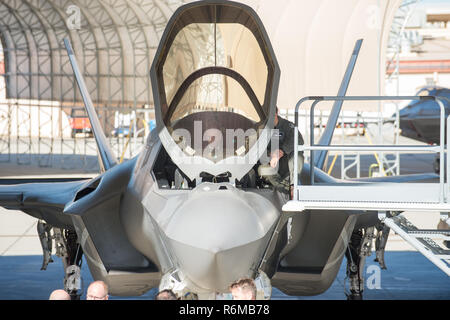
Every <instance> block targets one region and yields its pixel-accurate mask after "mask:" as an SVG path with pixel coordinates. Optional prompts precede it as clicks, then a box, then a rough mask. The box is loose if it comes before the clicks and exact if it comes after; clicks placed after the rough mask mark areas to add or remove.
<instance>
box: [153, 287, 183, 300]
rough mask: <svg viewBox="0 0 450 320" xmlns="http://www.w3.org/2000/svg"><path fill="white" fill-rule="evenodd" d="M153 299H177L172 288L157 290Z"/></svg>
mask: <svg viewBox="0 0 450 320" xmlns="http://www.w3.org/2000/svg"><path fill="white" fill-rule="evenodd" d="M155 299H156V300H178V298H177V296H176V295H175V293H173V291H172V290H168V289H166V290H163V291H161V292H159V293H158V294H157V295H156V297H155Z"/></svg>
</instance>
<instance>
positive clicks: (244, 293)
mask: <svg viewBox="0 0 450 320" xmlns="http://www.w3.org/2000/svg"><path fill="white" fill-rule="evenodd" d="M230 292H231V294H232V295H233V300H256V285H255V282H254V281H253V280H252V279H248V278H245V279H240V280H238V281H236V282H233V283H232V284H231V285H230Z"/></svg>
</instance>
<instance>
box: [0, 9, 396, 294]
mask: <svg viewBox="0 0 450 320" xmlns="http://www.w3.org/2000/svg"><path fill="white" fill-rule="evenodd" d="M65 42H66V47H67V51H68V54H69V58H70V61H71V64H72V66H73V69H74V75H75V78H76V80H77V83H78V86H79V89H80V92H81V95H82V97H83V100H84V103H85V106H86V110H87V113H88V115H89V119H90V122H91V126H92V130H93V133H94V136H95V139H96V143H97V146H98V153H99V163H100V167H101V174H100V175H98V176H97V177H95V178H93V179H91V180H82V181H65V182H46V183H39V182H33V183H21V184H13V185H2V186H0V205H1V206H3V207H5V208H8V209H14V210H21V211H23V212H25V213H27V214H29V215H31V216H33V217H36V218H37V219H39V221H40V222H39V224H38V231H39V235H40V237H41V242H42V246H43V249H44V262H43V269H45V268H46V266H47V264H48V263H49V262H50V261H51V252H52V247H53V246H54V247H56V251H57V254H58V255H59V256H61V257H62V258H63V262H64V265H65V268H66V269H65V270H66V276H65V288H66V290H67V291H69V292H70V293H71V294H72V295H73V296H74V297H77V296H78V297H79V296H80V294H81V292H80V290H81V286H80V267H81V262H82V259H81V257H82V255H83V254H84V256H85V257H86V261H87V264H88V267H89V269H90V272H91V274H92V276H93V278H94V279H95V280H103V281H105V282H106V283H108V285H109V289H110V294H111V295H117V296H138V295H142V294H144V293H145V292H147V291H148V290H150V289H152V288H155V287H158V288H159V290H163V289H172V290H173V291H174V292H175V293H177V294H178V296H179V297H182V298H193V297H194V298H197V299H214V298H215V297H216V294H217V293H227V292H228V286H229V285H230V283H232V282H233V281H235V280H237V279H239V278H242V277H250V278H253V279H255V282H256V283H257V286H258V290H259V293H258V294H259V296H258V297H259V298H269V297H270V293H271V289H272V287H276V288H278V289H280V290H281V291H282V292H284V293H286V294H288V295H297V296H298V295H317V294H320V293H322V292H324V291H326V290H327V289H328V288H329V287H330V286H331V284H332V283H333V281H334V280H335V278H336V276H337V273H338V271H339V268H340V266H341V263H342V261H343V257H344V254H345V253H346V252H347V258H348V270H349V271H348V272H349V275H350V278H351V281H352V296H353V297H355V298H358V297H361V294H362V288H363V287H361V282H362V281H361V277H362V272H360V271H361V270H362V269H361V266H362V265H363V261H364V254H365V253H364V250H362V248H363V247H365V246H366V245H367V239H371V238H370V236H371V235H373V232H372V233H371V231H369V229H370V228H371V229H370V230H372V231H373V228H374V227H380V232H379V234H378V236H379V239H378V240H379V241H378V242H377V243H378V245H377V250H378V251H377V253H382V251H383V248H384V244H385V240H386V237H387V233H388V231H389V230H387V233H386V230H385V229H384V230H383V227H382V225H381V226H380V221H379V220H378V218H377V214H376V212H360V211H348V212H347V211H338V210H336V211H323V210H311V211H305V212H283V210H282V207H283V205H284V204H285V203H287V202H288V201H289V196H288V195H285V194H283V193H281V192H279V191H277V190H275V189H274V188H273V187H271V186H270V184H268V183H266V182H265V179H264V177H258V176H257V175H256V174H255V173H256V172H257V167H258V165H260V164H261V163H263V162H264V160H263V159H264V157H265V155H266V154H267V147H268V145H269V144H270V143H271V137H272V129H273V123H274V116H275V112H276V101H277V91H278V85H279V78H280V68H279V66H278V63H277V59H276V56H275V54H274V50H273V48H272V46H271V43H270V41H269V37H268V35H267V33H266V31H265V29H264V26H263V24H262V22H261V20H260V19H259V17H258V16H257V14H256V13H255V11H254V10H253V9H252V8H250V7H248V6H246V5H244V4H240V3H236V2H232V1H217V0H211V1H197V2H193V3H190V4H186V5H184V6H182V7H180V8H179V9H178V10H176V12H175V13H174V14H173V16H172V18H171V19H170V21H169V22H168V24H167V27H166V29H165V31H164V34H163V36H162V39H161V41H160V44H159V48H158V50H157V52H156V55H155V58H154V62H153V64H152V67H151V70H150V77H151V82H152V91H153V96H154V105H155V113H156V122H157V127H156V130H153V131H152V132H151V134H150V135H149V136H148V138H147V142H146V144H145V147H144V148H143V150H142V152H141V153H140V154H139V155H138V156H137V157H135V158H133V159H131V160H128V161H126V162H124V163H120V164H119V163H118V161H117V159H116V156H115V155H114V154H113V152H112V150H111V148H110V147H109V145H108V141H107V138H106V136H105V134H104V132H103V131H102V128H101V126H100V122H99V120H98V117H97V115H96V113H95V110H94V107H93V104H92V101H91V99H90V97H89V94H88V90H87V89H86V85H85V83H84V80H83V78H82V76H81V73H80V71H79V69H78V66H77V63H76V58H75V56H74V52H73V50H72V48H71V46H70V43H69V42H68V41H65ZM360 46H361V41H358V42H357V45H356V47H355V50H354V51H353V54H352V58H351V63H350V64H349V68H348V69H347V72H346V75H347V76H346V77H345V80H344V81H343V84H342V86H341V90H340V94H342V95H345V92H346V89H347V87H348V83H349V81H350V76H351V73H352V71H353V68H354V66H355V63H356V57H357V55H358V53H359V48H360ZM340 107H341V104H339V103H337V104H336V105H335V106H333V109H332V114H333V115H334V116H332V117H330V120H329V121H330V122H329V123H328V124H327V131H326V133H325V134H324V136H323V139H322V140H321V143H322V144H324V145H327V144H329V143H330V141H331V138H332V135H333V132H332V130H333V129H334V128H335V126H336V121H337V118H338V117H337V115H338V114H339V111H340ZM333 121H334V123H333ZM330 130H331V131H330ZM324 155H325V154H321V155H320V156H318V157H317V158H316V159H317V161H316V162H315V163H314V165H315V166H316V167H317V170H316V171H315V181H316V182H317V183H320V182H324V183H336V182H337V180H335V179H334V178H332V177H331V176H329V175H327V174H326V173H324V172H323V171H322V170H320V169H321V168H323V165H324V162H325V161H324ZM309 166H310V164H308V163H305V166H304V169H303V172H302V174H301V177H300V180H301V183H302V184H308V183H309V171H310V170H309ZM29 182H31V181H29ZM377 257H379V258H380V259H381V258H382V255H377Z"/></svg>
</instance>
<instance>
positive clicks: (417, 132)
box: [400, 87, 450, 173]
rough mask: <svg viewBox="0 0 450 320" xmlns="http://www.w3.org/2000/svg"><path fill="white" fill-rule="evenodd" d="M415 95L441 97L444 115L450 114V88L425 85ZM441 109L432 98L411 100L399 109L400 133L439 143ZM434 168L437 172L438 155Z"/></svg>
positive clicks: (419, 139)
mask: <svg viewBox="0 0 450 320" xmlns="http://www.w3.org/2000/svg"><path fill="white" fill-rule="evenodd" d="M417 96H435V97H438V98H442V103H443V105H444V107H445V117H448V115H449V114H450V100H447V99H450V89H446V88H440V87H425V88H422V89H420V90H419V92H417ZM440 118H441V110H440V108H439V105H438V104H437V102H435V101H432V100H421V101H412V102H411V103H410V104H409V105H408V106H406V107H404V108H403V109H402V110H400V129H401V135H402V136H405V137H408V138H411V139H414V140H417V141H421V142H425V143H428V144H439V143H440V141H439V140H440V137H439V135H440ZM434 170H435V172H436V173H439V157H438V156H436V160H435V163H434Z"/></svg>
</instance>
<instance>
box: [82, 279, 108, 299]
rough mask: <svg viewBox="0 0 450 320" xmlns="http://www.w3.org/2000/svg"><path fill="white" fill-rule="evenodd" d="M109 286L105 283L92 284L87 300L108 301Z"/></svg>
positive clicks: (95, 282) (88, 290) (96, 282)
mask: <svg viewBox="0 0 450 320" xmlns="http://www.w3.org/2000/svg"><path fill="white" fill-rule="evenodd" d="M108 298H109V296H108V285H107V284H106V283H104V282H103V281H94V282H92V283H91V284H90V285H89V287H88V289H87V293H86V300H108Z"/></svg>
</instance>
